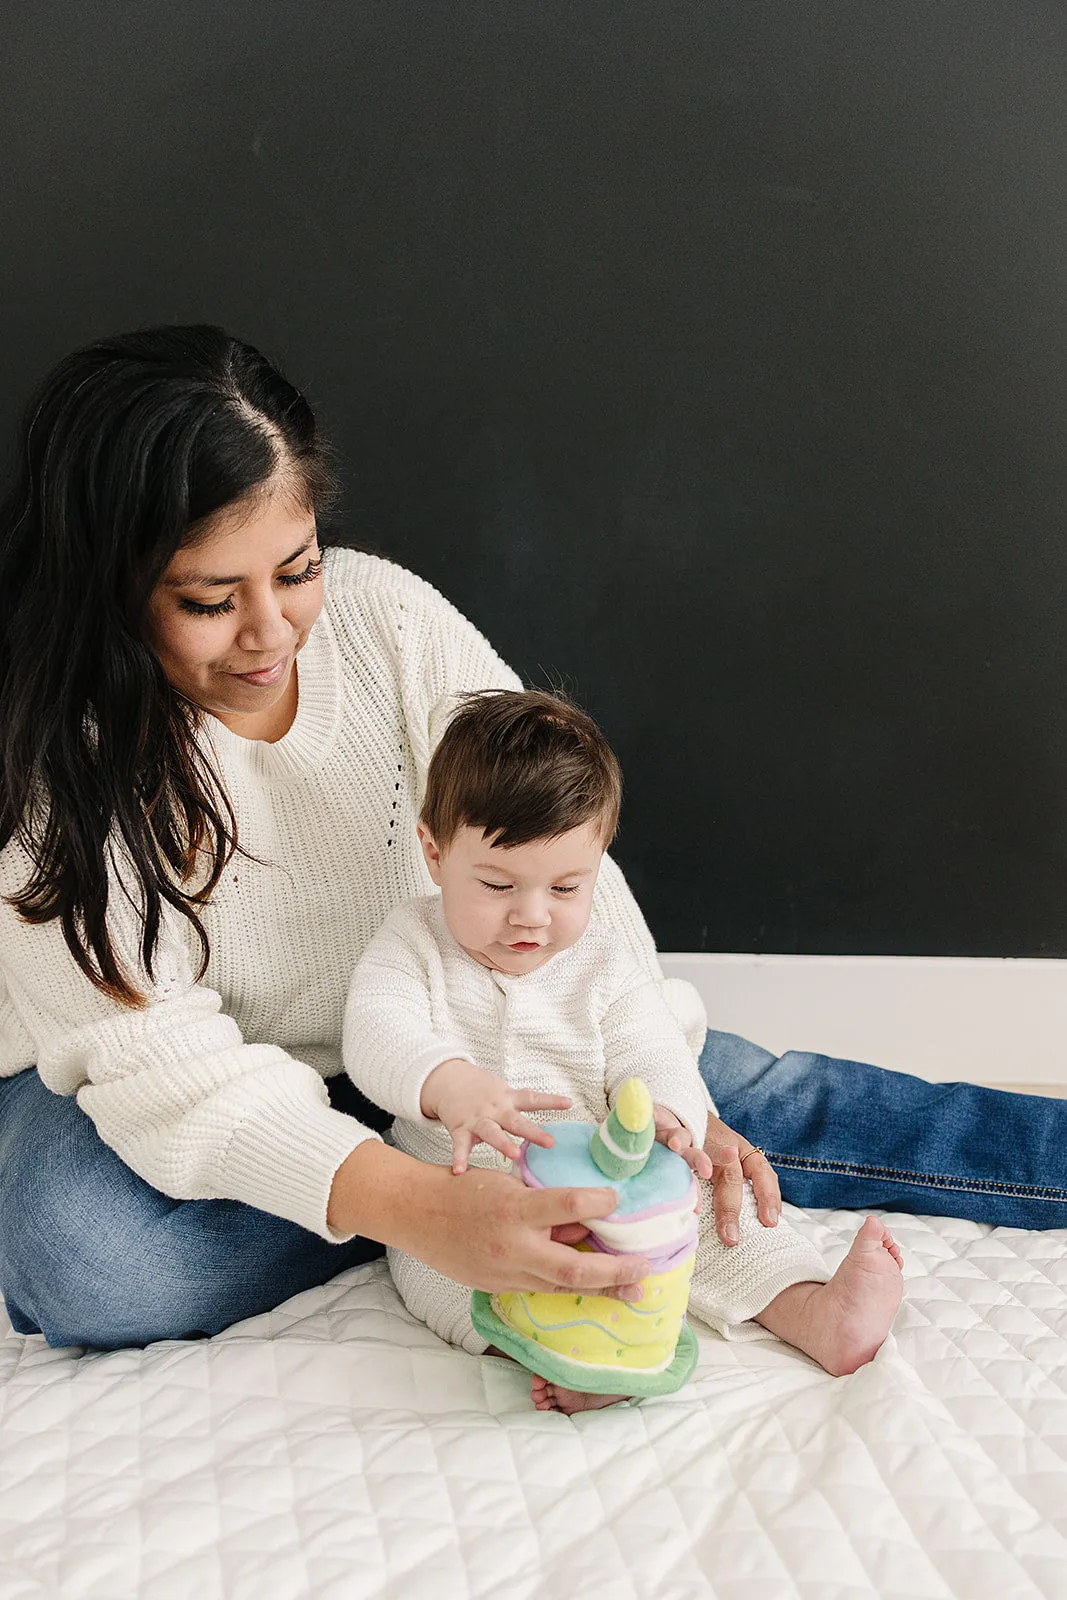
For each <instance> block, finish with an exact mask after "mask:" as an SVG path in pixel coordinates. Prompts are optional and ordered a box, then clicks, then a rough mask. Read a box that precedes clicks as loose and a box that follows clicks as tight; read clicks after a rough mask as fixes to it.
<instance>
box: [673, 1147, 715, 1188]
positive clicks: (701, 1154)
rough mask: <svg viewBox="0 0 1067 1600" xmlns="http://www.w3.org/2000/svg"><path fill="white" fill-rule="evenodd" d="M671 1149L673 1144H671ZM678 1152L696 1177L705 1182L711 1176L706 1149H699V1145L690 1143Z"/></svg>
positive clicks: (709, 1161)
mask: <svg viewBox="0 0 1067 1600" xmlns="http://www.w3.org/2000/svg"><path fill="white" fill-rule="evenodd" d="M671 1148H672V1149H673V1148H674V1147H673V1145H672V1146H671ZM679 1154H680V1155H682V1156H684V1157H685V1160H686V1162H687V1164H688V1165H689V1166H690V1167H691V1168H692V1170H693V1172H694V1174H695V1175H696V1177H698V1178H703V1179H704V1181H705V1182H707V1180H708V1179H709V1178H710V1177H711V1170H712V1169H711V1157H710V1156H709V1155H708V1153H707V1151H706V1150H701V1148H700V1146H699V1145H695V1144H691V1145H690V1146H689V1149H688V1150H681V1151H679Z"/></svg>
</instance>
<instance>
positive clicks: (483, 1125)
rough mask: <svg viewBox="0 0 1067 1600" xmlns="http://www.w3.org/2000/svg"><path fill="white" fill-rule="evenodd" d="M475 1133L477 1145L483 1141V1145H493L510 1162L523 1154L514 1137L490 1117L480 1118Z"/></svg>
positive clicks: (475, 1126)
mask: <svg viewBox="0 0 1067 1600" xmlns="http://www.w3.org/2000/svg"><path fill="white" fill-rule="evenodd" d="M519 1120H521V1119H519ZM532 1126H533V1124H532V1123H531V1127H532ZM473 1131H474V1142H475V1143H477V1142H478V1141H479V1140H481V1142H482V1144H488V1145H491V1146H492V1148H493V1149H494V1150H499V1151H500V1154H501V1155H502V1156H507V1158H508V1160H509V1161H517V1160H518V1159H519V1157H520V1155H521V1154H522V1149H521V1147H520V1146H519V1145H518V1144H517V1143H516V1142H515V1140H514V1139H513V1138H512V1136H511V1135H510V1134H509V1133H507V1132H505V1130H504V1129H503V1128H502V1127H501V1126H500V1123H499V1122H493V1121H492V1120H491V1118H489V1117H479V1118H478V1121H477V1122H476V1123H475V1124H474V1130H473Z"/></svg>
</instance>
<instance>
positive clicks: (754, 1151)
mask: <svg viewBox="0 0 1067 1600" xmlns="http://www.w3.org/2000/svg"><path fill="white" fill-rule="evenodd" d="M749 1156H763V1158H764V1159H766V1156H767V1152H766V1150H764V1148H763V1146H762V1145H761V1144H754V1145H753V1146H752V1148H751V1150H746V1151H745V1153H744V1155H743V1156H742V1157H741V1161H740V1165H741V1166H742V1167H743V1166H744V1164H745V1162H746V1161H747V1160H748V1158H749Z"/></svg>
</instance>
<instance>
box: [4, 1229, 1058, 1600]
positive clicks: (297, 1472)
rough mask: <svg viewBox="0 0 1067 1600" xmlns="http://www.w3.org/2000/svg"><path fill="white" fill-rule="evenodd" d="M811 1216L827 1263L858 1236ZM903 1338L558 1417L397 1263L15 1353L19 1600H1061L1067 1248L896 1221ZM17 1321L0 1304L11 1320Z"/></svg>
mask: <svg viewBox="0 0 1067 1600" xmlns="http://www.w3.org/2000/svg"><path fill="white" fill-rule="evenodd" d="M789 1210H790V1215H791V1216H792V1218H793V1219H794V1221H795V1222H796V1223H797V1225H798V1226H799V1227H801V1228H803V1230H804V1231H805V1232H806V1233H808V1234H809V1235H810V1236H811V1237H813V1238H814V1239H815V1241H816V1242H817V1243H818V1244H819V1246H820V1247H821V1248H822V1249H823V1251H824V1253H825V1254H826V1256H827V1258H828V1260H830V1261H831V1263H832V1264H836V1262H837V1260H838V1259H840V1256H841V1255H842V1254H843V1253H844V1249H845V1247H846V1244H847V1242H848V1240H849V1239H850V1238H851V1235H852V1233H853V1232H854V1230H855V1228H856V1226H858V1222H859V1214H856V1213H851V1212H833V1213H804V1212H799V1211H796V1210H794V1209H792V1208H789ZM890 1220H891V1225H892V1227H893V1229H894V1231H895V1233H896V1234H897V1237H898V1238H899V1239H900V1242H901V1244H902V1246H903V1248H904V1251H905V1255H906V1289H905V1303H904V1307H903V1310H902V1312H901V1315H900V1317H899V1319H898V1322H897V1326H896V1332H895V1338H894V1340H893V1341H891V1345H890V1346H887V1347H886V1349H884V1350H883V1351H882V1352H881V1354H880V1356H879V1357H878V1359H877V1360H876V1361H875V1362H874V1363H872V1364H871V1365H870V1366H869V1367H866V1368H864V1369H862V1370H861V1371H860V1372H858V1373H857V1374H855V1375H854V1376H853V1377H851V1378H839V1379H831V1378H829V1377H827V1376H826V1375H825V1374H824V1373H823V1372H821V1371H820V1370H819V1369H818V1368H817V1367H815V1366H814V1365H813V1364H812V1363H811V1362H810V1361H808V1360H807V1359H806V1358H805V1357H803V1356H800V1355H799V1354H797V1353H796V1352H795V1351H791V1350H789V1349H788V1348H787V1347H785V1346H783V1345H781V1344H778V1343H776V1342H771V1341H769V1340H768V1341H767V1342H763V1341H760V1342H754V1343H741V1344H731V1343H726V1342H724V1341H722V1340H720V1339H718V1338H716V1337H715V1336H713V1335H712V1334H710V1333H707V1332H706V1330H704V1329H702V1328H700V1326H699V1324H695V1325H694V1326H696V1327H697V1329H698V1332H699V1333H700V1339H701V1359H700V1365H699V1367H698V1370H697V1373H696V1375H695V1377H694V1379H693V1381H692V1382H691V1383H690V1384H689V1385H688V1386H687V1387H686V1388H685V1389H684V1390H682V1391H681V1392H680V1393H679V1394H677V1395H673V1396H670V1397H668V1398H665V1399H659V1400H654V1401H645V1402H643V1403H642V1404H640V1405H636V1406H626V1407H619V1408H615V1409H614V1410H611V1411H602V1412H598V1413H590V1414H587V1415H585V1416H579V1417H575V1418H573V1419H571V1418H566V1417H563V1416H558V1415H540V1414H538V1413H536V1412H534V1411H533V1410H532V1409H531V1408H530V1406H529V1401H528V1385H527V1381H526V1380H525V1379H524V1377H523V1374H522V1373H521V1372H520V1371H519V1370H517V1369H516V1368H513V1367H511V1366H510V1365H509V1364H508V1363H506V1362H504V1361H502V1360H484V1359H483V1360H477V1359H475V1358H473V1357H471V1356H467V1355H464V1354H463V1353H461V1352H458V1351H454V1350H451V1349H449V1348H448V1347H447V1346H445V1345H442V1344H441V1343H440V1342H439V1341H438V1340H437V1339H436V1338H435V1337H434V1336H433V1335H432V1334H430V1333H428V1332H427V1331H426V1329H424V1328H423V1327H421V1326H420V1325H419V1324H417V1323H415V1322H414V1321H412V1319H411V1318H410V1317H409V1316H408V1315H407V1313H406V1311H405V1310H404V1308H403V1306H402V1305H401V1303H400V1301H399V1300H398V1299H397V1296H396V1294H395V1292H394V1291H393V1288H392V1285H391V1283H390V1281H389V1277H388V1273H387V1271H386V1269H385V1267H384V1264H381V1263H376V1264H374V1265H373V1266H370V1267H363V1268H359V1269H356V1270H354V1271H352V1272H349V1273H346V1274H343V1275H342V1276H341V1277H340V1278H338V1279H336V1280H334V1282H333V1283H331V1284H329V1285H328V1286H326V1287H325V1288H323V1289H318V1290H314V1291H311V1292H309V1293H307V1294H304V1295H300V1296H298V1297H297V1298H296V1299H294V1300H291V1301H289V1302H288V1303H287V1304H286V1305H285V1306H283V1307H282V1308H281V1309H279V1310H278V1311H276V1312H273V1313H271V1314H270V1315H268V1316H264V1317H258V1318H255V1319H253V1320H251V1321H248V1322H244V1323H241V1324H240V1325H239V1326H238V1327H236V1328H233V1329H230V1330H229V1331H227V1332H226V1333H225V1334H223V1335H221V1336H220V1337H218V1338H216V1339H214V1340H211V1341H205V1342H200V1343H172V1344H158V1345H154V1346H152V1347H150V1348H149V1349H147V1350H144V1351H119V1352H116V1353H113V1354H107V1355H102V1354H91V1355H81V1354H79V1353H78V1352H77V1351H50V1350H48V1349H47V1347H46V1346H45V1345H44V1342H43V1340H41V1339H39V1338H35V1339H21V1338H19V1337H17V1336H16V1335H14V1334H12V1333H11V1332H10V1330H9V1329H8V1327H7V1324H6V1322H2V1329H3V1336H2V1337H0V1600H40V1597H45V1596H48V1597H54V1596H62V1597H63V1600H68V1597H69V1600H74V1597H82V1596H87V1597H88V1596H91V1597H93V1600H126V1597H130V1600H134V1597H136V1600H214V1597H216V1596H220V1597H221V1596H225V1600H359V1597H362V1596H372V1595H373V1596H388V1597H395V1600H409V1597H419V1600H423V1597H425V1600H453V1597H462V1596H467V1595H471V1596H475V1595H478V1596H481V1595H486V1596H491V1595H504V1594H507V1595H508V1596H509V1597H510V1600H532V1597H534V1596H536V1597H542V1596H544V1597H546V1600H547V1597H552V1600H570V1597H572V1596H605V1597H606V1596H608V1595H610V1596H612V1597H613V1600H626V1597H629V1596H657V1597H665V1600H675V1597H687V1596H694V1597H696V1596H715V1597H720V1600H793V1597H801V1596H802V1597H804V1600H852V1597H860V1596H875V1595H877V1596H878V1597H879V1600H897V1597H900V1600H903V1597H916V1596H922V1597H924V1600H925V1597H930V1600H933V1597H942V1596H958V1597H960V1600H986V1597H988V1600H1022V1597H1024V1596H1025V1597H1031V1596H1048V1597H1057V1600H1062V1597H1064V1596H1067V1538H1065V1522H1067V1395H1065V1386H1067V1338H1065V1335H1067V1232H1056V1233H1027V1232H1022V1231H1017V1230H1014V1229H997V1230H991V1229H989V1228H985V1227H981V1226H979V1225H977V1224H974V1223H967V1222H958V1221H953V1220H946V1219H940V1218H934V1219H929V1218H915V1217H903V1216H898V1215H893V1216H892V1217H891V1219H890ZM0 1321H2V1314H0Z"/></svg>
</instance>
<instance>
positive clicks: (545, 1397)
mask: <svg viewBox="0 0 1067 1600" xmlns="http://www.w3.org/2000/svg"><path fill="white" fill-rule="evenodd" d="M530 1399H531V1400H532V1401H533V1403H534V1405H535V1406H536V1407H537V1409H538V1411H562V1412H563V1415H564V1416H565V1417H570V1416H573V1415H574V1413H575V1412H576V1411H600V1410H601V1409H602V1408H603V1407H604V1406H615V1405H618V1403H619V1401H620V1400H627V1399H629V1396H628V1395H625V1394H582V1393H581V1391H580V1390H578V1389H565V1388H564V1387H563V1385H562V1384H561V1383H549V1381H548V1379H547V1378H540V1377H538V1375H537V1374H536V1373H534V1374H533V1376H532V1377H531V1379H530Z"/></svg>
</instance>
